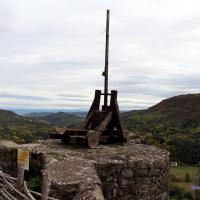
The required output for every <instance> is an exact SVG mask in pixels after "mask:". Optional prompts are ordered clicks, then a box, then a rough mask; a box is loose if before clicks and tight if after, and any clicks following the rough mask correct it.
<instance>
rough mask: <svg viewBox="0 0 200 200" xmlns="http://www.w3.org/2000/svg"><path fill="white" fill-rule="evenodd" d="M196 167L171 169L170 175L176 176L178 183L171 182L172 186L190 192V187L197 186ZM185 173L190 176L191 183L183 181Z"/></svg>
mask: <svg viewBox="0 0 200 200" xmlns="http://www.w3.org/2000/svg"><path fill="white" fill-rule="evenodd" d="M198 170H199V168H198V167H191V166H189V167H171V168H170V174H172V175H174V176H176V177H177V178H178V179H179V181H172V183H171V184H172V185H176V186H179V187H181V188H183V189H185V190H187V191H190V190H191V187H192V185H196V184H197V176H198ZM186 173H189V174H190V177H191V182H186V181H185V175H186Z"/></svg>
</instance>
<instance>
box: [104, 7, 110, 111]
mask: <svg viewBox="0 0 200 200" xmlns="http://www.w3.org/2000/svg"><path fill="white" fill-rule="evenodd" d="M109 21H110V10H107V18H106V51H105V71H104V77H105V82H104V106H105V107H106V106H107V105H108V56H109Z"/></svg>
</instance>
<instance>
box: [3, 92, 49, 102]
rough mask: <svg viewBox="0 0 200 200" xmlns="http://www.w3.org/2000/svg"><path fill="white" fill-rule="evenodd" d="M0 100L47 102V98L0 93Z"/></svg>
mask: <svg viewBox="0 0 200 200" xmlns="http://www.w3.org/2000/svg"><path fill="white" fill-rule="evenodd" d="M0 98H1V99H5V98H6V99H23V100H31V101H34V100H41V101H44V100H48V98H45V97H39V96H28V95H19V94H9V93H0Z"/></svg>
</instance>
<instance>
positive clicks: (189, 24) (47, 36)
mask: <svg viewBox="0 0 200 200" xmlns="http://www.w3.org/2000/svg"><path fill="white" fill-rule="evenodd" d="M108 8H109V9H110V10H111V17H110V20H111V21H110V37H111V38H110V65H109V75H110V77H109V88H110V89H116V90H118V91H119V105H120V108H121V109H122V110H124V109H126V110H127V109H141V108H147V107H149V106H152V105H153V104H155V103H157V102H159V101H160V100H162V99H164V98H167V97H171V96H174V95H179V94H187V93H196V92H199V90H200V77H199V74H200V12H199V11H200V1H199V0H167V1H166V0H124V1H122V0H121V1H119V0H71V1H69V0H0V107H1V108H42V109H48V108H57V109H88V108H89V106H90V104H91V101H92V99H93V95H94V90H95V89H103V77H102V76H101V74H102V71H103V69H104V46H105V21H106V9H108Z"/></svg>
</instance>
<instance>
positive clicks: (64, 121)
mask: <svg viewBox="0 0 200 200" xmlns="http://www.w3.org/2000/svg"><path fill="white" fill-rule="evenodd" d="M36 118H37V119H40V120H43V121H47V122H49V123H50V124H51V125H54V126H78V124H79V123H80V121H81V119H82V117H79V116H78V115H75V114H71V113H65V112H58V113H52V114H50V115H46V116H43V117H36Z"/></svg>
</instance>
